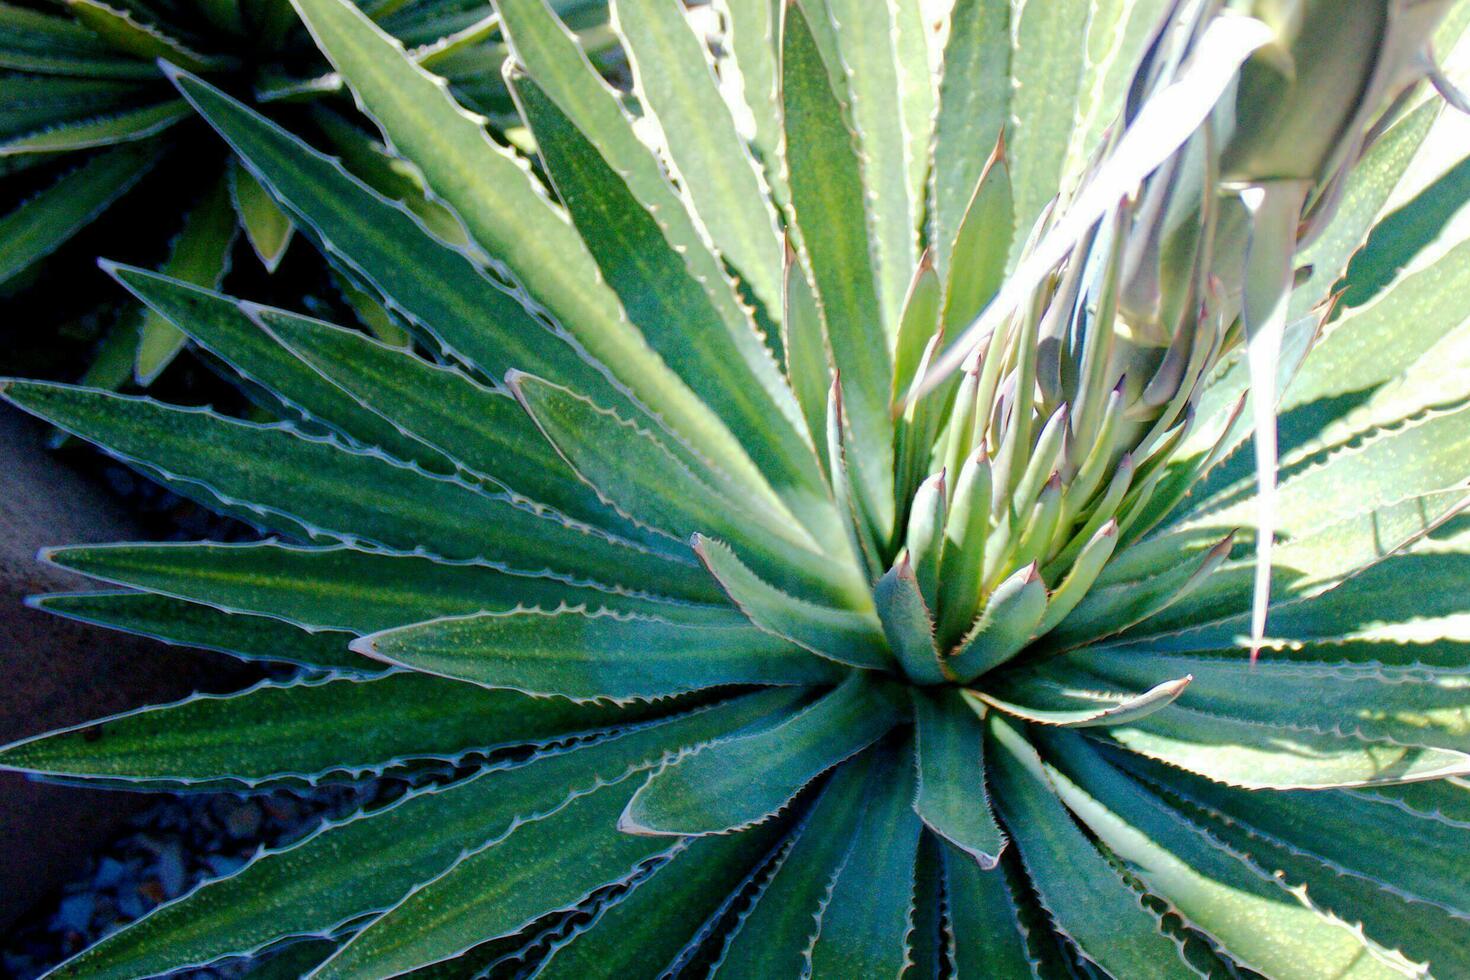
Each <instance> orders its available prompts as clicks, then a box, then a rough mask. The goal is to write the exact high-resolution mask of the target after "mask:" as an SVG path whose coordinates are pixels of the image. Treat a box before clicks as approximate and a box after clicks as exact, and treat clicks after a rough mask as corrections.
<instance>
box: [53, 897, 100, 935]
mask: <svg viewBox="0 0 1470 980" xmlns="http://www.w3.org/2000/svg"><path fill="white" fill-rule="evenodd" d="M96 905H97V897H96V896H95V895H93V894H92V893H91V892H81V893H80V894H77V895H68V896H67V897H66V898H63V899H62V900H61V906H60V907H59V908H58V909H57V910H56V919H55V921H56V923H57V925H59V926H60V927H61V928H63V929H69V930H74V931H76V932H86V931H87V929H88V928H89V927H90V926H91V925H92V910H93V909H94V908H95V907H96Z"/></svg>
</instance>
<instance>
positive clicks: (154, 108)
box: [0, 99, 190, 157]
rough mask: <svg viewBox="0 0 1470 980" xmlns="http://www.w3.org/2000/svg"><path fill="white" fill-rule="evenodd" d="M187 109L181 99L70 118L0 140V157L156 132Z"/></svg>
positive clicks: (117, 140)
mask: <svg viewBox="0 0 1470 980" xmlns="http://www.w3.org/2000/svg"><path fill="white" fill-rule="evenodd" d="M189 114H190V109H189V107H188V106H186V105H185V104H184V102H183V100H181V99H171V100H169V101H167V102H159V103H155V104H153V105H147V106H143V107H142V108H134V109H124V110H122V111H120V112H110V113H107V114H104V115H99V116H94V117H91V118H87V119H80V120H70V121H66V122H62V123H57V124H53V125H48V126H46V127H44V128H42V129H38V130H33V131H31V132H27V133H22V134H19V135H16V136H10V137H7V138H5V139H3V140H0V157H5V156H12V155H16V154H22V153H69V152H72V151H75V150H87V149H92V148H93V147H98V146H112V145H114V144H116V143H131V142H134V141H136V140H146V139H148V138H150V137H153V136H157V135H158V134H159V133H161V132H163V131H164V130H166V129H168V128H169V127H170V126H172V125H174V123H177V122H178V121H179V120H181V119H185V118H187V117H188V116H189Z"/></svg>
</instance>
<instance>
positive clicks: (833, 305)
mask: <svg viewBox="0 0 1470 980" xmlns="http://www.w3.org/2000/svg"><path fill="white" fill-rule="evenodd" d="M781 64H782V68H781V71H782V74H781V86H782V105H783V107H784V111H785V127H786V165H787V170H788V178H789V182H790V187H791V212H792V213H791V220H792V222H793V223H794V224H796V225H797V226H798V227H799V228H800V229H801V242H800V243H799V245H798V247H799V249H800V250H801V252H802V257H803V262H804V265H805V267H806V268H807V269H808V270H809V271H810V273H811V276H812V282H813V283H814V285H815V287H816V293H817V298H818V305H819V307H820V308H821V310H822V313H823V318H824V325H825V328H826V330H825V332H826V336H827V339H828V344H829V346H830V349H831V351H832V358H833V364H834V366H835V368H836V371H837V373H838V374H839V376H840V377H841V382H842V389H843V395H844V399H845V405H846V412H847V419H848V423H849V426H850V428H851V430H852V433H853V437H854V446H855V449H854V452H853V453H852V455H851V458H850V459H849V465H850V466H851V467H852V468H853V471H854V481H853V482H854V485H855V489H856V490H857V496H858V498H859V499H860V500H861V502H862V505H863V508H864V511H865V514H866V517H867V520H868V521H870V522H871V523H872V525H873V528H874V531H875V533H876V535H877V537H878V538H880V539H881V540H884V541H886V540H887V539H888V538H889V537H890V536H891V535H892V534H893V533H894V530H895V529H894V521H895V516H894V501H893V477H892V474H893V423H892V420H891V418H890V415H889V399H888V392H889V382H890V379H891V378H892V377H893V366H892V358H891V357H890V354H889V351H890V349H891V346H892V345H891V343H890V339H889V336H888V334H887V331H886V330H885V328H884V325H883V321H882V316H881V314H880V307H879V298H878V287H877V281H876V279H875V273H874V270H873V264H872V261H871V257H870V253H869V242H868V230H867V227H866V222H865V221H864V218H863V216H864V214H865V213H866V208H865V200H866V197H865V190H864V187H863V182H862V166H861V163H860V158H859V156H858V149H857V146H856V142H855V136H854V134H853V132H852V130H851V129H849V128H848V124H847V122H846V120H845V119H844V118H843V113H842V107H841V102H840V96H839V95H838V94H837V93H835V92H834V91H833V90H832V83H831V80H830V77H829V75H828V69H829V67H830V66H828V65H826V64H824V62H823V60H822V54H821V52H820V51H819V49H818V47H817V42H816V40H815V38H814V37H813V33H812V28H811V26H810V24H809V21H808V15H807V14H806V12H805V11H804V10H803V8H802V5H801V4H799V3H798V4H795V5H792V6H789V7H787V8H786V16H785V22H784V28H783V34H782V57H781ZM900 149H901V147H900ZM907 284H908V279H907V274H906V275H905V278H904V283H903V285H904V286H907ZM900 288H902V287H900ZM899 298H900V300H901V299H902V293H900V296H899ZM894 326H895V329H896V328H897V323H896V322H895V324H894Z"/></svg>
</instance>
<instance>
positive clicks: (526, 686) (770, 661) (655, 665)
mask: <svg viewBox="0 0 1470 980" xmlns="http://www.w3.org/2000/svg"><path fill="white" fill-rule="evenodd" d="M353 649H354V650H356V651H357V652H359V653H362V654H364V655H366V656H370V657H374V658H376V659H379V660H383V661H387V662H389V663H395V664H401V665H403V666H406V667H410V668H411V669H413V670H422V671H427V672H429V673H433V674H439V675H441V676H444V677H454V678H457V679H459V680H464V681H470V682H473V683H475V684H481V685H484V686H486V687H495V688H509V689H512V690H516V691H521V692H524V693H526V694H532V695H560V696H562V697H566V698H572V699H575V700H590V699H597V698H612V699H618V700H622V699H628V698H657V697H666V696H668V695H671V694H682V693H684V692H687V691H695V690H700V689H703V688H708V687H718V686H720V685H724V684H796V685H809V684H818V685H830V684H835V683H837V682H838V681H840V680H841V679H842V676H843V674H844V673H845V672H844V671H843V670H841V668H839V667H838V666H837V665H836V664H834V663H832V662H831V661H830V660H823V659H822V658H820V657H815V656H813V655H812V654H810V653H808V652H807V651H805V650H802V649H800V648H799V647H797V646H795V645H793V644H791V643H790V642H788V641H786V640H782V639H779V638H778V637H774V636H772V635H770V634H769V633H764V632H762V631H760V630H758V629H756V628H755V627H753V626H732V627H725V628H720V627H712V626H701V625H694V624H681V623H676V622H670V621H667V620H662V619H654V618H652V617H647V616H637V617H631V616H630V617H624V616H617V615H614V614H610V613H591V614H589V613H587V612H586V611H585V610H580V609H562V610H558V611H556V612H551V613H546V612H540V611H530V612H522V613H502V614H492V615H482V616H471V617H468V618H461V619H441V620H435V621H433V622H428V623H420V624H418V625H415V626H407V627H403V628H400V629H396V630H391V631H389V632H386V633H375V634H373V635H372V636H367V637H364V638H363V639H361V640H359V641H358V642H357V643H355V644H354V646H353Z"/></svg>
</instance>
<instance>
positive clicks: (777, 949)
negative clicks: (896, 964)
mask: <svg viewBox="0 0 1470 980" xmlns="http://www.w3.org/2000/svg"><path fill="white" fill-rule="evenodd" d="M876 754H877V753H876V752H865V753H863V754H862V755H859V756H858V757H857V758H856V759H853V760H851V761H850V762H846V763H844V764H842V765H841V766H839V767H838V768H837V771H836V772H834V773H833V774H832V776H831V778H830V779H828V780H827V783H826V785H825V786H823V787H822V789H821V790H820V795H819V796H817V798H816V800H815V801H814V802H813V803H812V806H811V809H810V810H809V811H808V813H807V816H806V819H805V820H804V821H803V822H802V825H801V827H800V828H799V829H798V830H797V831H796V833H795V834H794V835H793V836H794V840H793V841H792V842H791V844H790V846H789V847H788V848H787V849H786V851H785V852H784V853H783V854H781V855H780V856H779V857H778V858H777V859H776V862H775V866H774V867H773V868H772V869H771V872H770V877H769V879H768V880H767V881H766V882H765V883H764V884H763V885H762V887H761V890H760V892H759V893H758V894H757V895H756V896H755V898H754V900H753V901H754V904H753V905H752V907H751V908H750V910H749V911H748V912H746V914H745V915H744V916H742V917H741V919H740V922H739V924H738V925H737V926H736V927H735V929H734V935H733V936H732V937H731V938H730V940H729V942H728V944H727V945H726V946H725V948H724V950H723V951H722V952H721V954H720V958H719V962H718V963H717V965H716V967H715V971H714V975H715V976H716V977H718V978H719V980H742V978H750V980H764V978H766V977H777V976H800V975H802V973H803V972H804V971H805V970H806V969H807V967H808V962H809V961H808V959H807V955H808V951H809V950H810V949H811V946H812V942H813V940H814V939H815V937H816V932H817V917H818V916H819V915H820V914H821V910H822V906H823V905H824V904H825V903H826V902H827V895H828V886H829V884H830V883H831V881H832V878H833V876H835V875H836V874H837V871H838V869H839V868H840V867H841V866H842V863H843V862H844V861H845V860H847V855H848V853H849V851H850V849H851V847H852V839H853V833H854V832H855V831H856V829H857V826H858V823H859V821H860V820H861V819H862V813H863V802H864V797H865V794H866V791H867V787H868V785H869V778H870V777H871V775H872V773H873V762H874V757H875V756H876ZM742 836H743V835H742Z"/></svg>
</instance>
